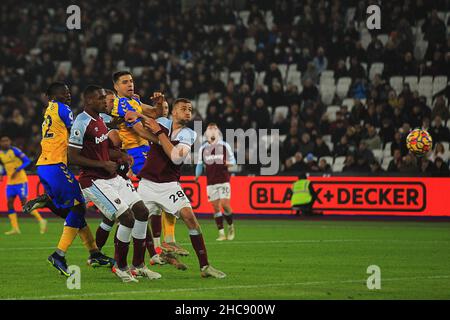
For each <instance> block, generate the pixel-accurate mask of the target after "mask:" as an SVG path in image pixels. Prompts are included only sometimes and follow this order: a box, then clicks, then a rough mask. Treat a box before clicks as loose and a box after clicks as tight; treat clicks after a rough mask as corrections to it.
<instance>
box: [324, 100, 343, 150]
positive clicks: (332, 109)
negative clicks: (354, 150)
mask: <svg viewBox="0 0 450 320" xmlns="http://www.w3.org/2000/svg"><path fill="white" fill-rule="evenodd" d="M340 109H341V107H340V106H328V108H327V112H326V113H327V115H328V120H329V121H330V122H333V121H335V120H336V112H338V111H339V110H340ZM330 141H331V139H330Z"/></svg>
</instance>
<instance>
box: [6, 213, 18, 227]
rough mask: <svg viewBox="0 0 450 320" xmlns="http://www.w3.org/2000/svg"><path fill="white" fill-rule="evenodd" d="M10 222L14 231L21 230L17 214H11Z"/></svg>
mask: <svg viewBox="0 0 450 320" xmlns="http://www.w3.org/2000/svg"><path fill="white" fill-rule="evenodd" d="M8 217H9V221H10V222H11V227H12V228H13V229H16V230H17V229H19V221H18V220H17V214H16V213H10V214H8Z"/></svg>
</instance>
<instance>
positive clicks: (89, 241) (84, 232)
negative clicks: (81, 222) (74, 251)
mask: <svg viewBox="0 0 450 320" xmlns="http://www.w3.org/2000/svg"><path fill="white" fill-rule="evenodd" d="M78 234H79V235H80V238H81V241H82V242H83V244H84V246H85V247H86V249H88V250H89V252H91V251H96V250H98V248H97V244H96V243H95V239H94V235H93V234H92V232H91V229H90V228H89V226H86V227H84V228H83V229H80V230H79V231H78Z"/></svg>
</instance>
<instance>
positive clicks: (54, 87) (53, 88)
mask: <svg viewBox="0 0 450 320" xmlns="http://www.w3.org/2000/svg"><path fill="white" fill-rule="evenodd" d="M66 86H67V85H66V84H65V83H64V82H60V81H57V82H52V83H51V84H50V85H49V86H48V88H47V91H45V94H46V96H47V97H51V96H54V95H55V94H56V92H57V91H58V90H60V89H62V88H64V87H66Z"/></svg>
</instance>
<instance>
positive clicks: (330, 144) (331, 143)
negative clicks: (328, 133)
mask: <svg viewBox="0 0 450 320" xmlns="http://www.w3.org/2000/svg"><path fill="white" fill-rule="evenodd" d="M325 144H326V145H327V146H328V149H330V151H332V150H333V149H334V143H333V142H331V141H328V142H325Z"/></svg>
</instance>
